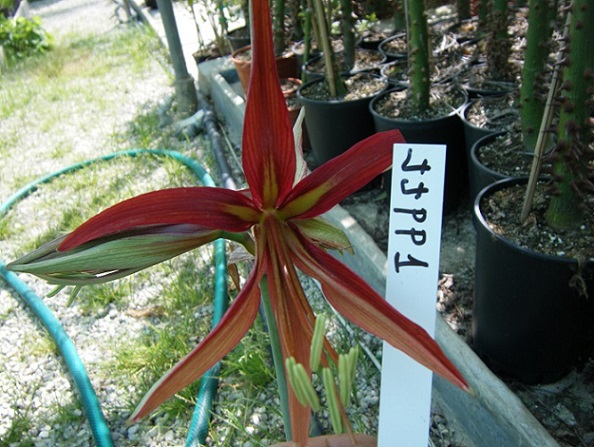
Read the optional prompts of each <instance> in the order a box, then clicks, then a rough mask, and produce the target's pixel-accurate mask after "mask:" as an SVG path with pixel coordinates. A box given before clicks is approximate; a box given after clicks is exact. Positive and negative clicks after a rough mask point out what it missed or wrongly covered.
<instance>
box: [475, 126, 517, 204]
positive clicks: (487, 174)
mask: <svg viewBox="0 0 594 447" xmlns="http://www.w3.org/2000/svg"><path fill="white" fill-rule="evenodd" d="M504 134H505V132H491V133H489V134H486V135H485V136H483V137H482V138H481V139H479V140H478V141H477V142H476V143H474V145H473V146H472V149H471V150H470V156H469V160H468V184H469V188H470V198H471V200H472V202H473V203H474V199H475V198H476V196H477V195H478V193H479V192H481V191H482V190H483V188H485V186H488V185H490V184H491V183H495V182H497V181H499V180H503V179H506V178H510V176H509V175H505V174H502V173H501V172H497V171H493V170H492V169H489V168H488V167H487V166H485V165H484V164H483V163H481V161H480V159H479V155H478V154H479V151H480V150H481V148H482V147H484V146H485V145H487V144H489V143H492V142H493V141H494V140H495V139H496V138H497V137H498V136H500V135H504Z"/></svg>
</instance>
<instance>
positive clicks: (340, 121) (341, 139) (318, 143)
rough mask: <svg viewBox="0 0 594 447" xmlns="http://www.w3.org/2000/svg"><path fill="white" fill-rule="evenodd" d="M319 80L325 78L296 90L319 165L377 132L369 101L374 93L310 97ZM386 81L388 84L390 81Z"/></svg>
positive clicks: (312, 148) (313, 152) (313, 151)
mask: <svg viewBox="0 0 594 447" xmlns="http://www.w3.org/2000/svg"><path fill="white" fill-rule="evenodd" d="M319 82H323V79H316V80H314V81H311V82H308V83H306V84H304V85H302V86H301V87H300V88H299V90H297V97H298V98H299V101H301V103H302V104H303V106H304V107H305V123H306V125H307V131H308V134H309V140H310V143H311V150H312V154H313V156H314V158H315V161H316V164H317V165H321V164H323V163H325V162H327V161H328V160H330V159H332V158H334V157H336V156H338V155H340V154H342V153H343V152H345V151H346V150H347V149H349V148H350V147H351V146H352V145H354V144H355V143H357V142H359V141H361V140H363V139H365V138H367V137H369V136H371V135H373V134H374V133H375V128H374V125H373V118H372V117H371V114H370V113H369V103H370V102H371V100H372V99H373V98H374V96H368V97H365V98H361V99H356V100H354V101H345V100H329V101H326V100H317V99H312V98H309V97H308V96H307V90H308V88H310V87H311V86H312V85H314V84H316V83H319ZM385 85H386V87H387V85H388V82H387V81H385ZM379 93H381V91H380V92H378V94H379ZM376 96H377V95H376Z"/></svg>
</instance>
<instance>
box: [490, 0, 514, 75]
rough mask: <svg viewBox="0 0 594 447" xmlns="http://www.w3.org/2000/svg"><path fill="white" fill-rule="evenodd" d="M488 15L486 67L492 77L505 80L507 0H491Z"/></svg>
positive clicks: (506, 68) (508, 41) (507, 69)
mask: <svg viewBox="0 0 594 447" xmlns="http://www.w3.org/2000/svg"><path fill="white" fill-rule="evenodd" d="M490 3H491V5H490V6H491V8H490V15H489V21H488V26H489V38H488V41H487V68H488V71H489V75H490V77H491V78H492V79H495V80H501V81H505V80H508V78H509V64H508V59H509V53H510V45H511V44H510V39H509V35H508V32H507V27H508V20H509V18H508V5H507V0H491V2H490Z"/></svg>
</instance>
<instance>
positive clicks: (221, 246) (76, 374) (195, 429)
mask: <svg viewBox="0 0 594 447" xmlns="http://www.w3.org/2000/svg"><path fill="white" fill-rule="evenodd" d="M146 154H148V155H157V156H164V157H169V158H173V159H175V160H177V161H179V162H180V163H182V164H184V165H186V166H187V167H188V168H190V169H191V170H192V171H193V172H194V174H196V176H197V177H199V178H200V180H201V182H202V183H203V184H204V185H205V186H215V184H214V182H213V180H212V178H211V177H210V175H209V174H208V172H207V171H206V170H205V169H204V168H203V167H202V166H201V165H200V164H199V163H197V162H196V161H195V160H193V159H191V158H189V157H186V156H185V155H183V154H181V153H179V152H176V151H170V150H163V149H132V150H128V151H123V152H116V153H113V154H108V155H104V156H102V157H98V158H95V159H91V160H86V161H83V162H80V163H77V164H74V165H71V166H69V167H67V168H64V169H62V170H59V171H57V172H54V173H52V174H49V175H46V176H44V177H40V178H39V179H37V180H35V181H33V182H31V183H29V184H28V185H26V186H25V187H23V188H21V189H19V190H18V191H17V192H16V193H14V194H13V195H12V196H10V197H9V198H8V199H7V200H6V201H5V202H4V203H3V204H2V205H0V218H1V217H2V216H4V215H5V214H6V213H7V212H8V210H9V209H10V208H11V207H12V206H14V205H15V204H16V203H17V202H19V201H20V200H23V199H24V198H26V197H27V196H29V195H30V194H32V193H33V192H35V191H36V190H37V188H38V187H39V186H40V185H42V184H45V183H49V182H50V181H52V180H53V179H55V178H57V177H60V176H62V175H64V174H68V173H72V172H75V171H78V170H80V169H82V168H84V167H87V166H89V165H92V164H94V163H97V162H100V161H109V160H112V159H114V158H117V157H123V156H128V157H136V156H138V155H146ZM214 250H215V300H214V314H213V326H214V325H216V324H217V323H218V322H219V320H220V319H221V318H222V316H223V314H224V312H225V310H226V308H227V260H226V256H225V241H224V240H222V239H219V240H217V241H215V242H214ZM0 276H2V277H3V278H4V279H5V280H6V282H7V283H8V284H9V285H10V286H11V287H12V288H13V289H14V290H15V291H16V292H17V293H18V294H19V296H20V297H21V298H22V299H23V301H24V302H25V303H26V304H27V305H28V306H29V308H30V309H31V310H32V311H33V312H34V313H35V315H36V316H37V317H38V318H39V319H40V321H41V323H42V325H43V326H44V327H45V328H46V329H47V330H48V332H49V334H50V336H51V337H52V338H53V339H54V341H55V342H56V345H57V347H58V349H59V350H60V353H61V354H62V356H63V358H64V361H65V362H66V365H67V368H68V370H69V371H70V374H71V375H72V377H73V379H74V381H75V384H76V387H77V388H78V390H79V393H80V396H81V400H82V404H83V408H84V411H85V414H86V416H87V418H88V420H89V424H90V426H91V431H92V433H93V438H94V439H95V443H96V445H97V446H98V447H113V445H114V444H113V440H112V438H111V434H110V431H109V428H108V426H107V422H106V421H105V417H104V416H103V413H102V411H101V407H100V404H99V400H98V398H97V395H96V393H95V390H94V389H93V386H92V384H91V382H90V380H89V377H88V375H87V372H86V370H85V368H84V365H83V364H82V361H81V360H80V357H79V356H78V353H77V351H76V348H75V346H74V344H73V343H72V340H71V339H70V337H68V335H67V334H66V332H65V330H64V328H63V326H62V325H61V323H60V321H59V320H58V319H57V318H56V317H55V315H54V314H53V313H52V311H51V310H50V309H49V308H48V307H47V306H46V305H45V303H44V302H43V300H42V299H41V298H40V297H39V296H37V295H36V294H35V292H33V290H31V288H30V287H29V286H27V284H26V283H24V282H23V281H21V280H20V279H19V277H18V276H17V275H15V274H14V273H12V272H10V271H8V270H6V267H5V265H4V263H3V262H2V261H1V260H0ZM218 368H219V365H218V364H217V365H216V366H215V367H213V368H212V369H211V370H210V371H208V372H207V373H206V374H205V376H204V377H203V379H202V381H201V384H200V391H199V394H198V399H197V403H196V409H195V411H194V416H193V419H192V425H191V427H190V430H189V433H188V438H187V444H186V445H188V446H195V445H200V444H202V443H204V440H205V439H206V435H207V433H208V425H209V418H210V414H211V407H212V401H213V399H214V395H215V393H216V388H217V376H218Z"/></svg>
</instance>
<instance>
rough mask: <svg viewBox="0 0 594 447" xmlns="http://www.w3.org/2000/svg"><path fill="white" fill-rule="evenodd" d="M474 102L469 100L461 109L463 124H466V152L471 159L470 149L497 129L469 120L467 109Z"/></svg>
mask: <svg viewBox="0 0 594 447" xmlns="http://www.w3.org/2000/svg"><path fill="white" fill-rule="evenodd" d="M473 104H474V101H468V102H467V103H466V104H464V106H463V107H462V108H461V109H460V119H461V120H462V124H463V126H464V141H465V142H466V153H467V155H468V157H469V160H470V151H471V150H472V147H473V146H474V145H475V144H476V142H477V141H479V140H480V139H481V138H484V137H486V136H488V135H493V134H494V133H495V132H496V131H495V130H492V129H487V128H484V127H479V126H475V125H474V124H472V123H471V122H470V121H468V119H467V117H466V111H467V110H468V108H469V107H470V106H472V105H473Z"/></svg>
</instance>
